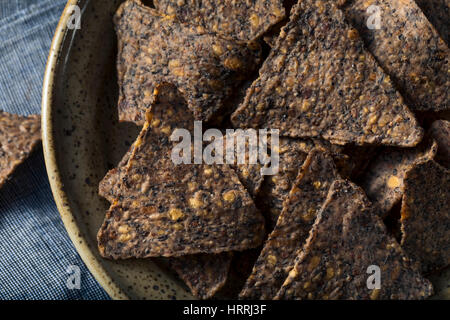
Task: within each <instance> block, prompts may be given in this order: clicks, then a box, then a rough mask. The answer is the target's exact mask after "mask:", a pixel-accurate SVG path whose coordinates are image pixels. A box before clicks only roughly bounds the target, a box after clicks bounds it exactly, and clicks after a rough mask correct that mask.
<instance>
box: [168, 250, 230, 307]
mask: <svg viewBox="0 0 450 320" xmlns="http://www.w3.org/2000/svg"><path fill="white" fill-rule="evenodd" d="M231 257H232V255H231V254H230V253H220V254H197V255H193V256H183V257H179V258H170V259H169V264H170V266H171V267H172V268H173V269H174V270H175V271H176V272H177V274H178V276H179V277H180V278H181V279H182V280H183V281H184V282H185V283H186V285H187V286H188V287H189V289H190V290H191V292H192V294H193V295H194V296H196V297H197V298H200V299H209V298H211V297H213V296H214V295H215V294H216V293H217V291H219V290H220V289H221V288H222V287H223V286H224V284H225V282H226V281H227V278H228V271H229V269H230V264H231Z"/></svg>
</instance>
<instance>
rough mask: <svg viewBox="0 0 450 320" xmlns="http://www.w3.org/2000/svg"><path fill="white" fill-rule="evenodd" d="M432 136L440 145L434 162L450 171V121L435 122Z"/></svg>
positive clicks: (431, 131)
mask: <svg viewBox="0 0 450 320" xmlns="http://www.w3.org/2000/svg"><path fill="white" fill-rule="evenodd" d="M430 135H431V137H432V138H433V139H434V140H435V141H436V143H437V145H438V150H437V154H436V157H435V159H434V160H436V162H438V163H439V164H441V165H443V166H444V167H446V168H447V169H450V121H446V120H437V121H434V122H433V124H432V125H431V128H430Z"/></svg>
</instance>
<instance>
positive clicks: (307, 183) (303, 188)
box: [240, 149, 338, 300]
mask: <svg viewBox="0 0 450 320" xmlns="http://www.w3.org/2000/svg"><path fill="white" fill-rule="evenodd" d="M337 178H338V174H337V171H336V168H335V165H334V163H333V159H332V158H331V156H329V155H328V154H327V153H325V152H323V151H322V150H319V149H313V150H312V151H311V152H310V153H309V155H308V157H307V158H306V160H305V163H304V164H303V166H302V168H301V170H300V173H299V175H298V177H297V179H296V182H295V183H294V185H293V187H292V189H291V191H290V193H289V196H288V198H287V200H286V201H285V202H284V204H283V211H282V212H281V215H280V217H279V219H278V221H277V224H276V226H275V229H274V230H273V231H272V233H271V234H270V235H269V238H268V240H267V241H266V243H265V244H264V248H263V250H262V251H261V254H260V256H259V258H258V260H257V261H256V263H255V266H254V267H253V272H252V274H251V275H250V277H249V278H248V279H247V282H246V285H245V287H244V289H243V290H242V292H241V294H240V298H243V299H264V300H267V299H273V298H274V297H275V295H276V293H277V292H278V290H279V289H280V288H281V285H282V284H283V282H284V280H285V279H286V277H287V275H288V273H289V271H290V270H291V269H292V267H293V266H294V261H295V258H296V256H297V255H298V251H299V250H301V248H302V246H303V244H304V243H305V241H306V239H307V238H308V235H309V231H310V229H311V227H312V225H313V223H314V221H315V218H316V215H317V212H318V211H319V210H320V208H321V206H322V204H323V202H324V201H325V199H326V197H327V194H328V190H329V188H330V187H331V184H332V183H333V181H334V180H335V179H337Z"/></svg>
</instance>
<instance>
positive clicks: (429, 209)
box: [400, 160, 450, 274]
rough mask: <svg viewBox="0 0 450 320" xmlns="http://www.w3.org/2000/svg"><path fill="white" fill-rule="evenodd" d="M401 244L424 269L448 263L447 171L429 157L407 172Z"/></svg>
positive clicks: (449, 179) (449, 175)
mask: <svg viewBox="0 0 450 320" xmlns="http://www.w3.org/2000/svg"><path fill="white" fill-rule="evenodd" d="M404 184H405V191H404V195H403V200H402V209H401V219H400V221H401V232H402V239H401V246H402V248H403V249H404V250H405V252H406V253H407V254H408V255H409V256H410V257H411V259H412V260H413V261H416V262H417V263H418V265H419V267H420V269H421V270H422V272H423V273H426V274H427V273H429V272H432V271H437V270H441V269H443V268H445V267H446V266H448V265H449V264H450V201H449V197H450V171H449V170H448V169H446V168H444V167H442V166H440V165H439V164H437V163H436V162H435V161H433V160H430V161H427V162H425V163H421V164H418V165H416V166H415V167H414V168H413V169H411V170H410V171H408V172H407V173H406V177H405V181H404Z"/></svg>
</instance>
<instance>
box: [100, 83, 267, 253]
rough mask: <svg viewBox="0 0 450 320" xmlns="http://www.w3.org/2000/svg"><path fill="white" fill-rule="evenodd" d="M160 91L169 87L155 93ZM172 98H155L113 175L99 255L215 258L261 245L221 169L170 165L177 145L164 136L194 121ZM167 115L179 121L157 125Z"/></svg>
mask: <svg viewBox="0 0 450 320" xmlns="http://www.w3.org/2000/svg"><path fill="white" fill-rule="evenodd" d="M163 90H168V91H170V90H174V88H173V87H170V86H163V87H161V88H158V91H163ZM175 91H176V90H175ZM174 95H175V96H176V97H175V98H172V99H170V100H168V101H164V100H162V98H163V97H167V96H170V95H168V94H163V93H161V94H160V97H161V101H158V102H157V103H156V104H154V105H153V106H152V108H151V110H149V112H148V113H147V121H146V123H145V125H144V128H143V130H142V132H141V134H140V135H139V137H138V139H137V140H136V142H135V143H134V149H133V151H132V154H131V156H130V159H129V160H128V163H127V165H126V170H122V171H121V173H120V177H119V184H120V189H119V191H120V192H119V195H118V196H117V197H116V199H115V201H114V203H113V204H112V206H111V208H110V209H109V211H108V212H107V216H106V218H105V221H104V223H103V225H102V227H101V229H100V231H99V233H98V243H99V250H100V253H101V254H102V256H104V257H107V258H112V259H126V258H132V257H134V258H147V257H157V256H164V257H171V256H181V255H189V254H198V253H221V252H225V251H232V250H238V251H239V250H245V249H249V248H254V247H257V246H258V245H260V244H261V242H262V238H263V236H264V219H263V217H262V216H261V214H260V213H259V212H258V211H257V209H256V207H255V205H254V203H253V201H252V199H251V198H250V196H249V194H248V193H247V192H246V191H245V189H244V187H243V186H242V184H241V183H240V182H239V179H238V177H237V176H236V174H235V173H234V171H233V170H232V169H231V168H230V167H229V166H227V165H205V164H198V165H196V164H195V165H194V164H186V165H185V164H179V165H176V164H174V162H173V161H172V157H171V153H172V149H173V148H174V147H175V146H176V145H178V143H175V142H172V141H170V140H169V137H170V136H171V135H172V133H173V131H174V130H175V129H176V128H184V129H186V130H187V131H191V130H192V127H193V122H194V118H193V116H192V114H191V113H190V111H189V110H188V109H187V106H186V104H185V103H184V101H183V99H182V98H181V97H180V96H179V95H178V96H177V94H176V93H174ZM168 113H170V114H172V117H171V119H172V118H173V119H180V120H179V121H173V122H169V123H163V122H162V121H160V119H161V118H162V117H161V115H162V114H168ZM174 152H175V151H174Z"/></svg>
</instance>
